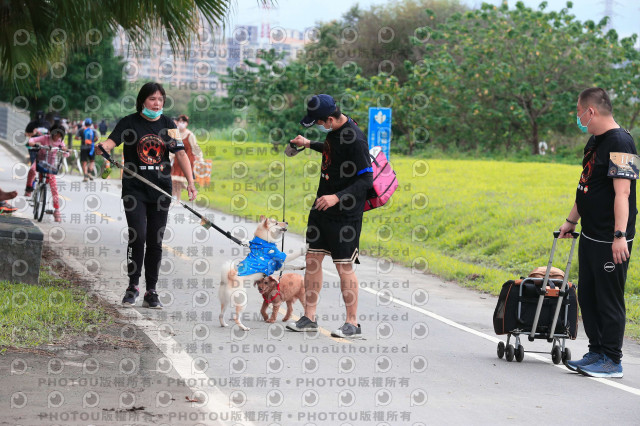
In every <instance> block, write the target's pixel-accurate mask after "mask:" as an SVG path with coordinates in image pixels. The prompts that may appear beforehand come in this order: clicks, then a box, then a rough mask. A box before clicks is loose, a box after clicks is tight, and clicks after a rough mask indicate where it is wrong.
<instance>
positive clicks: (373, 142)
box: [369, 108, 391, 159]
mask: <svg viewBox="0 0 640 426" xmlns="http://www.w3.org/2000/svg"><path fill="white" fill-rule="evenodd" d="M374 146H379V147H381V148H382V152H384V154H385V155H386V156H387V159H389V148H390V146H391V108H369V149H371V148H373V147H374Z"/></svg>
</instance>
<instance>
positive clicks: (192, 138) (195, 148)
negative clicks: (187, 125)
mask: <svg viewBox="0 0 640 426" xmlns="http://www.w3.org/2000/svg"><path fill="white" fill-rule="evenodd" d="M189 144H190V145H191V152H193V156H194V157H196V158H197V159H198V160H200V161H202V160H203V158H204V156H203V154H202V149H200V145H198V142H197V141H196V135H194V134H193V132H189Z"/></svg>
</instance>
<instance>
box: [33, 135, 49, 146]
mask: <svg viewBox="0 0 640 426" xmlns="http://www.w3.org/2000/svg"><path fill="white" fill-rule="evenodd" d="M46 141H47V137H46V136H36V137H35V138H30V139H29V142H30V145H46Z"/></svg>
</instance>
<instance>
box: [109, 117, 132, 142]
mask: <svg viewBox="0 0 640 426" xmlns="http://www.w3.org/2000/svg"><path fill="white" fill-rule="evenodd" d="M128 122H129V120H127V118H126V117H125V118H123V119H122V120H120V121H118V124H116V127H115V128H114V129H113V131H112V132H111V134H110V135H109V139H111V140H112V141H114V142H115V143H116V146H120V144H121V143H122V142H123V141H122V133H123V132H124V131H125V130H126V129H127V128H128V127H129V126H127V124H128Z"/></svg>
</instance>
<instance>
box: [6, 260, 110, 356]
mask: <svg viewBox="0 0 640 426" xmlns="http://www.w3.org/2000/svg"><path fill="white" fill-rule="evenodd" d="M109 320H110V318H109V316H108V315H107V313H106V312H105V311H104V310H103V309H102V308H101V307H100V306H97V305H96V304H95V301H94V300H92V299H91V298H90V297H89V296H88V295H87V293H86V292H85V291H83V290H81V289H79V288H77V287H74V286H72V285H71V284H70V283H69V282H68V281H66V280H64V279H60V278H55V277H53V276H52V275H50V274H49V273H47V272H46V271H45V270H41V271H40V283H39V285H28V284H20V283H9V282H6V281H0V347H2V346H10V347H20V348H33V347H36V346H39V345H42V344H45V343H55V342H60V341H64V340H65V339H66V338H68V337H71V336H77V335H81V334H86V335H91V333H92V331H94V330H92V329H91V327H94V326H99V325H102V324H105V323H106V322H107V321H109Z"/></svg>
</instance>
